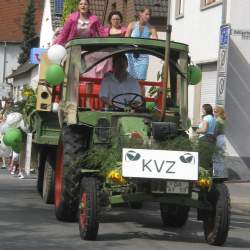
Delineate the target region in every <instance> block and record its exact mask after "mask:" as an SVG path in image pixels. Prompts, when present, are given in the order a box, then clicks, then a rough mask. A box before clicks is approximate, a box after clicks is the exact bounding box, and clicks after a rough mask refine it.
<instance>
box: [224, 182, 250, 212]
mask: <svg viewBox="0 0 250 250" xmlns="http://www.w3.org/2000/svg"><path fill="white" fill-rule="evenodd" d="M227 187H228V188H229V192H230V198H231V207H232V212H234V213H237V214H243V213H244V214H247V215H250V183H249V182H247V183H227Z"/></svg>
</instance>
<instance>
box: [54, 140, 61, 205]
mask: <svg viewBox="0 0 250 250" xmlns="http://www.w3.org/2000/svg"><path fill="white" fill-rule="evenodd" d="M62 174H63V145H62V143H59V145H58V151H57V160H56V178H55V203H56V208H58V207H59V206H60V203H61V192H62Z"/></svg>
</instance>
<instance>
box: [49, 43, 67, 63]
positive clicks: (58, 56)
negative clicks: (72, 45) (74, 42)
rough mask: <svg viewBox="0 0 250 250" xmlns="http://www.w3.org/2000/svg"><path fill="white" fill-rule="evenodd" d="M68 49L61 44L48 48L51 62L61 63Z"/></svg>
mask: <svg viewBox="0 0 250 250" xmlns="http://www.w3.org/2000/svg"><path fill="white" fill-rule="evenodd" d="M66 54H67V52H66V49H65V48H64V47H63V46H62V45H59V44H55V45H53V46H51V47H50V48H49V50H48V58H49V60H50V62H52V63H55V64H60V63H61V61H62V59H63V58H64V57H65V56H66Z"/></svg>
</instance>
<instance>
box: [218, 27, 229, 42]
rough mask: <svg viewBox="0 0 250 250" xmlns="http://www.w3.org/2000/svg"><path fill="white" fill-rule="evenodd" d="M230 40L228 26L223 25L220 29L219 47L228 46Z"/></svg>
mask: <svg viewBox="0 0 250 250" xmlns="http://www.w3.org/2000/svg"><path fill="white" fill-rule="evenodd" d="M229 38H230V26H228V25H223V26H221V27H220V46H225V45H228V44H229Z"/></svg>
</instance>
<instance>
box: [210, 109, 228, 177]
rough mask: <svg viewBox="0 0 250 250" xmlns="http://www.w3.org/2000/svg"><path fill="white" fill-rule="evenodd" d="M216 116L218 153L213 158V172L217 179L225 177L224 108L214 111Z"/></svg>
mask: <svg viewBox="0 0 250 250" xmlns="http://www.w3.org/2000/svg"><path fill="white" fill-rule="evenodd" d="M214 116H215V118H216V126H215V138H216V152H215V154H214V157H213V172H214V176H216V177H225V163H224V158H225V151H226V141H225V120H226V116H225V111H224V109H223V108H222V107H218V106H216V107H215V109H214Z"/></svg>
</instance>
